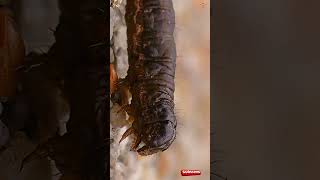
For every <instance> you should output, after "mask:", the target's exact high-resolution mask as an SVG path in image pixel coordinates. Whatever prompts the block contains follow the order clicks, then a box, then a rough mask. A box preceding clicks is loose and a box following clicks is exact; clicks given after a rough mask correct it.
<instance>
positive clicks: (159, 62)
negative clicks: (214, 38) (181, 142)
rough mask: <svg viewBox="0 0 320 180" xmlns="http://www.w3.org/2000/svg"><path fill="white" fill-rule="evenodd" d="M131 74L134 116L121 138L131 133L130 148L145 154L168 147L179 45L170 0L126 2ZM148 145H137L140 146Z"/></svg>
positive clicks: (171, 138)
mask: <svg viewBox="0 0 320 180" xmlns="http://www.w3.org/2000/svg"><path fill="white" fill-rule="evenodd" d="M125 19H126V23H127V38H128V40H127V41H128V59H129V69H128V75H127V77H126V78H125V79H124V80H123V84H125V85H127V86H128V88H129V91H130V92H131V94H132V100H131V104H129V105H126V107H125V110H126V111H127V113H128V115H129V116H130V117H131V118H133V119H134V122H133V124H132V126H131V127H130V128H129V129H127V131H126V132H125V133H124V134H123V136H122V138H121V140H120V142H121V141H122V140H123V139H125V138H126V137H128V136H129V135H131V134H133V135H134V137H135V140H134V142H133V144H132V146H131V150H135V151H137V152H138V154H139V155H142V156H147V155H151V154H154V153H157V152H161V151H165V150H167V149H168V148H169V146H170V145H171V144H172V142H173V141H174V139H175V137H176V127H177V119H176V116H175V112H174V106H175V105H174V91H175V82H174V78H175V68H176V45H175V41H174V36H173V33H174V28H175V12H174V8H173V3H172V0H131V1H127V5H126V15H125ZM141 142H143V143H144V144H145V145H144V146H143V147H141V148H139V149H137V148H138V146H139V144H140V143H141Z"/></svg>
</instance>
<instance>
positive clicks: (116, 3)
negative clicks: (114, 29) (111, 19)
mask: <svg viewBox="0 0 320 180" xmlns="http://www.w3.org/2000/svg"><path fill="white" fill-rule="evenodd" d="M121 3H122V0H111V6H112V7H113V8H115V7H117V8H119V7H120V5H121Z"/></svg>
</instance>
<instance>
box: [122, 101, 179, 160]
mask: <svg viewBox="0 0 320 180" xmlns="http://www.w3.org/2000/svg"><path fill="white" fill-rule="evenodd" d="M156 109H157V110H153V113H152V114H153V115H152V116H151V117H153V118H152V121H148V120H146V119H145V121H140V123H139V122H138V121H135V122H134V123H133V126H132V127H131V128H130V129H128V130H127V132H125V134H124V135H123V137H122V139H124V138H125V137H127V136H129V135H130V134H132V133H133V134H134V135H135V137H136V140H135V142H134V143H133V145H132V150H135V149H136V148H137V147H138V146H139V144H140V142H143V143H144V144H145V145H144V146H143V147H141V148H139V149H138V150H137V152H138V154H139V155H141V156H147V155H151V154H154V153H157V152H161V151H165V150H166V149H168V148H169V146H170V145H171V144H172V142H173V141H174V139H175V137H176V126H177V123H176V117H175V115H174V112H173V110H172V108H171V107H170V106H165V105H161V106H160V107H159V108H156ZM149 115H150V114H149ZM122 139H121V140H122ZM121 140H120V141H121Z"/></svg>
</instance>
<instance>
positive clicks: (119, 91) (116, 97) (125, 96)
mask: <svg viewBox="0 0 320 180" xmlns="http://www.w3.org/2000/svg"><path fill="white" fill-rule="evenodd" d="M110 81H111V79H110ZM113 83H114V84H116V87H115V88H113V89H112V92H111V101H112V102H113V103H117V104H119V105H120V106H126V105H128V103H129V98H130V96H131V95H130V92H129V85H128V82H127V80H126V79H118V80H116V82H113Z"/></svg>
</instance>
